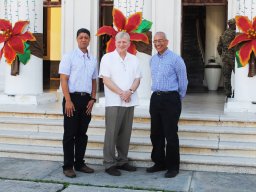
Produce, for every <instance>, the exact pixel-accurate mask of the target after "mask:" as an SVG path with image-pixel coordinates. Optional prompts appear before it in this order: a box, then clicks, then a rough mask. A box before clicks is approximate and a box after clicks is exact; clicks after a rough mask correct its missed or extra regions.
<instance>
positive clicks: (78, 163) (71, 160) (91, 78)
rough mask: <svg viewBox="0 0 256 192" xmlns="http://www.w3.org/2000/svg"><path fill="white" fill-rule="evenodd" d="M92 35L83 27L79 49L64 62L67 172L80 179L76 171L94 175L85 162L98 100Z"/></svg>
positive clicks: (62, 82)
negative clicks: (88, 132)
mask: <svg viewBox="0 0 256 192" xmlns="http://www.w3.org/2000/svg"><path fill="white" fill-rule="evenodd" d="M89 42H90V32H89V31H88V30H87V29H84V28H81V29H79V30H78V31H77V44H78V48H77V49H75V50H74V51H72V52H70V53H68V54H66V55H65V56H64V57H63V59H62V60H61V62H60V66H59V74H60V82H61V88H62V91H63V95H64V98H63V103H62V105H63V115H64V135H63V152H64V165H63V173H64V175H65V176H67V177H71V178H72V177H76V173H75V171H74V168H75V170H76V171H80V172H84V173H93V172H94V170H93V169H92V168H90V167H88V166H87V165H86V164H85V163H84V160H83V158H84V155H85V150H86V145H87V141H88V136H87V135H86V132H87V129H88V125H89V123H90V121H91V111H92V107H93V104H94V102H95V101H96V99H95V97H96V78H97V76H98V72H97V61H96V59H95V58H94V57H93V56H92V55H91V54H89V52H88V49H87V47H88V45H89Z"/></svg>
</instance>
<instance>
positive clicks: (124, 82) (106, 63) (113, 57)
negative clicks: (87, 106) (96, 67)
mask: <svg viewBox="0 0 256 192" xmlns="http://www.w3.org/2000/svg"><path fill="white" fill-rule="evenodd" d="M99 76H100V77H101V78H102V77H103V76H105V77H109V78H110V79H111V81H112V82H114V83H115V84H116V85H117V86H118V87H119V88H120V89H122V90H129V89H130V88H131V86H132V84H133V82H134V80H135V79H137V78H141V77H142V75H141V70H140V68H139V61H138V59H137V57H136V56H134V55H132V54H130V53H127V54H126V57H125V59H124V60H123V59H122V58H121V57H120V55H119V54H118V52H117V51H116V50H115V51H113V52H110V53H107V54H105V55H104V56H103V57H102V60H101V63H100V73H99ZM104 90H105V105H106V106H122V107H130V106H135V105H138V94H137V91H135V93H134V94H132V96H131V101H130V102H129V103H126V102H124V101H122V99H121V98H120V96H119V95H118V94H116V93H114V92H113V91H111V90H110V89H108V87H107V86H105V85H104Z"/></svg>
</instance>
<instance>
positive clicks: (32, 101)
mask: <svg viewBox="0 0 256 192" xmlns="http://www.w3.org/2000/svg"><path fill="white" fill-rule="evenodd" d="M56 101H57V96H56V93H42V94H39V95H7V94H4V93H0V105H3V104H6V105H9V104H16V105H39V104H47V103H54V102H56Z"/></svg>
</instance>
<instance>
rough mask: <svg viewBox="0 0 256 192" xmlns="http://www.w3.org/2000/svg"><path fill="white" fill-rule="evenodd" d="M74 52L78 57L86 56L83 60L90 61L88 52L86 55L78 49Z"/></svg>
mask: <svg viewBox="0 0 256 192" xmlns="http://www.w3.org/2000/svg"><path fill="white" fill-rule="evenodd" d="M76 52H77V54H78V56H79V57H83V56H86V57H85V58H88V59H90V57H91V56H90V53H89V51H88V52H87V53H84V52H83V51H81V50H80V49H79V48H77V49H76Z"/></svg>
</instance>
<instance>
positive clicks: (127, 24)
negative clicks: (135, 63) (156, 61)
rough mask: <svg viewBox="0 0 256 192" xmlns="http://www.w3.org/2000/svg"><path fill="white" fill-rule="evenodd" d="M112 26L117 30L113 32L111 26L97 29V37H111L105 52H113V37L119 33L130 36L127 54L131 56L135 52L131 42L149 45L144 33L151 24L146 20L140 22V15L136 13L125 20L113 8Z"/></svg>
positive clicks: (119, 12) (118, 11)
mask: <svg viewBox="0 0 256 192" xmlns="http://www.w3.org/2000/svg"><path fill="white" fill-rule="evenodd" d="M112 16H113V24H114V26H115V27H116V28H117V30H115V29H114V28H113V27H112V26H103V27H101V28H99V30H98V32H97V34H96V35H97V36H100V35H104V34H107V35H109V36H111V38H110V40H109V41H108V42H107V48H106V52H111V51H114V50H115V36H116V34H117V33H118V32H120V31H126V32H127V33H128V34H129V35H130V40H131V45H130V47H129V48H128V52H129V53H131V54H134V55H135V54H136V53H137V50H136V47H135V45H134V44H133V43H132V42H133V41H142V42H144V43H146V44H149V39H148V36H147V35H146V34H145V32H147V31H149V29H150V28H151V25H152V22H150V21H147V20H142V13H141V12H136V13H134V14H132V15H130V16H129V17H128V18H126V17H125V16H124V15H123V13H122V12H121V11H120V10H118V9H116V8H114V9H113V11H112Z"/></svg>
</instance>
